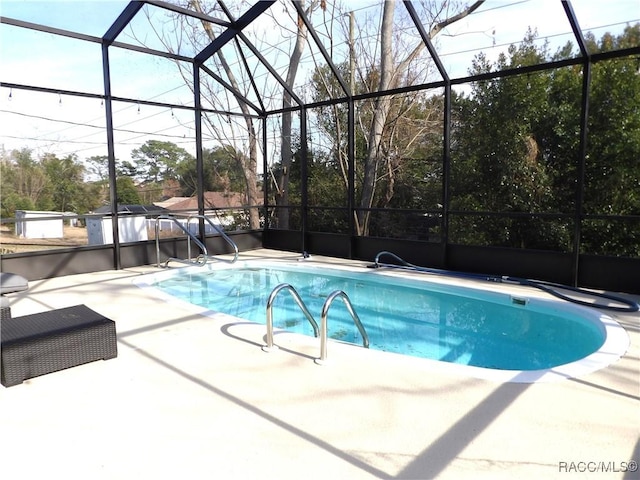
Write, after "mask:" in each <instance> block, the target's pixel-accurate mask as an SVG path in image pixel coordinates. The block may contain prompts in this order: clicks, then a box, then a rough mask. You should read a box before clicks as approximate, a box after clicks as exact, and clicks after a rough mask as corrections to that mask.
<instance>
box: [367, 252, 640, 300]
mask: <svg viewBox="0 0 640 480" xmlns="http://www.w3.org/2000/svg"><path fill="white" fill-rule="evenodd" d="M383 255H388V256H391V257H392V258H393V259H395V260H396V261H398V262H399V263H400V265H396V264H391V263H380V257H382V256H383ZM371 266H372V267H373V268H379V267H389V268H405V269H410V270H413V271H416V272H424V273H433V274H436V275H445V276H449V277H458V278H468V279H473V280H485V281H489V282H498V283H511V284H516V285H523V286H528V287H533V288H537V289H539V290H542V291H543V292H546V293H548V294H549V295H553V296H554V297H557V298H560V299H562V300H565V301H567V302H571V303H576V304H578V305H583V306H586V307H595V308H602V309H605V310H612V311H614V312H637V311H639V310H640V305H638V303H636V302H634V301H633V300H629V299H627V298H623V297H620V296H618V295H611V294H608V293H601V292H593V291H591V290H585V289H584V288H579V287H571V286H569V285H561V284H558V283H551V282H544V281H541V280H529V279H526V278H518V277H510V276H507V275H504V276H498V275H485V274H478V273H464V272H453V271H450V270H441V269H438V268H427V267H419V266H417V265H414V264H412V263H409V262H406V261H404V260H403V259H402V258H400V257H399V256H398V255H396V254H394V253H391V252H387V251H382V252H378V254H377V255H376V258H375V260H374V264H373V265H371ZM558 290H566V291H570V292H576V293H579V294H580V295H586V296H590V297H595V298H602V299H605V300H610V301H612V302H616V303H621V304H623V305H626V306H624V307H617V306H615V305H605V304H601V303H593V302H586V301H583V300H579V299H577V298H573V297H570V296H568V295H564V294H563V293H560V292H559V291H558Z"/></svg>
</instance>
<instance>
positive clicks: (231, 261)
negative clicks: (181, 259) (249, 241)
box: [187, 215, 238, 263]
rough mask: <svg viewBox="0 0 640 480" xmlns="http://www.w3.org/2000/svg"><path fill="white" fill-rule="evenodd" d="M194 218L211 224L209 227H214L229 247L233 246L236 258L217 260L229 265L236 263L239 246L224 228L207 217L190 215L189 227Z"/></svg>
mask: <svg viewBox="0 0 640 480" xmlns="http://www.w3.org/2000/svg"><path fill="white" fill-rule="evenodd" d="M193 218H202V219H204V220H205V221H206V222H207V223H209V225H211V227H213V229H214V230H215V231H216V232H218V233H219V234H220V236H221V237H222V238H223V239H224V241H225V242H227V243H228V244H229V245H231V247H232V248H233V250H234V256H233V259H232V260H226V259H224V258H217V257H216V259H217V260H220V261H222V262H227V263H235V261H236V260H238V246H237V245H236V242H234V241H233V240H231V237H229V236H228V235H227V234H226V233H225V232H224V230H223V229H222V228H220V227H218V226H217V225H216V224H215V223H213V222H212V221H211V219H210V218H209V217H207V216H205V215H189V218H188V219H187V227H188V226H189V225H190V224H191V220H192V219H193ZM189 246H191V243H189Z"/></svg>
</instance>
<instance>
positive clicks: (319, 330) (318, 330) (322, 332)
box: [262, 283, 369, 365]
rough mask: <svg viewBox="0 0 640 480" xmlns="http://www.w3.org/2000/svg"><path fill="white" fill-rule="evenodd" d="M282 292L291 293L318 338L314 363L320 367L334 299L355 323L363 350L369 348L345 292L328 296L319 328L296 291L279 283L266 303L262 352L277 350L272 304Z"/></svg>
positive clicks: (334, 292) (285, 284)
mask: <svg viewBox="0 0 640 480" xmlns="http://www.w3.org/2000/svg"><path fill="white" fill-rule="evenodd" d="M283 290H286V291H288V292H289V293H291V295H292V296H293V299H294V300H295V302H296V304H297V305H298V307H300V310H302V313H304V316H305V317H307V320H309V323H310V324H311V326H312V327H313V333H314V336H315V337H316V338H317V337H318V336H320V358H317V359H316V363H318V364H320V365H322V364H323V363H325V362H326V360H327V341H328V339H327V333H328V326H327V317H328V315H329V308H330V307H331V305H332V304H333V301H334V300H335V299H336V298H340V299H341V300H342V301H343V302H344V304H345V306H346V307H347V311H348V312H349V314H350V315H351V318H352V319H353V322H354V323H355V325H356V327H357V328H358V331H359V332H360V335H361V336H362V346H363V347H365V348H369V336H368V335H367V332H366V330H365V329H364V326H363V325H362V322H361V321H360V317H358V314H357V313H356V311H355V310H354V308H353V305H352V304H351V301H350V300H349V297H348V295H347V294H346V293H345V292H343V291H342V290H335V291H333V292H331V293H330V294H329V296H328V297H327V299H326V300H325V302H324V305H323V306H322V314H321V318H320V327H318V323H317V322H316V321H315V319H314V318H313V315H311V312H310V311H309V309H308V308H307V306H306V305H305V303H304V301H303V300H302V298H300V295H299V294H298V292H297V291H296V289H295V288H294V287H293V286H292V285H290V284H288V283H281V284H280V285H278V286H277V287H276V288H274V289H273V290H272V291H271V294H270V295H269V300H268V301H267V344H266V345H265V346H264V347H263V348H262V349H263V350H264V351H266V352H269V351H272V350H275V349H277V348H278V347H277V346H275V345H274V343H273V302H274V301H275V299H276V297H277V296H278V294H279V293H280V292H281V291H283Z"/></svg>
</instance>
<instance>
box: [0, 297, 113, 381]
mask: <svg viewBox="0 0 640 480" xmlns="http://www.w3.org/2000/svg"><path fill="white" fill-rule="evenodd" d="M0 339H1V342H0V343H1V348H2V364H1V367H0V368H1V370H2V384H3V385H4V386H5V387H10V386H13V385H18V384H20V383H22V382H23V381H24V380H26V379H28V378H32V377H37V376H39V375H44V374H46V373H51V372H56V371H58V370H63V369H65V368H70V367H75V366H76V365H81V364H83V363H88V362H93V361H94V360H107V359H109V358H115V357H116V356H117V355H118V350H117V345H116V326H115V322H114V321H113V320H109V319H108V318H105V317H103V316H102V315H100V314H99V313H96V312H94V311H93V310H91V309H90V308H88V307H87V306H86V305H77V306H74V307H68V308H61V309H58V310H52V311H50V312H44V313H36V314H33V315H25V316H22V317H14V318H8V319H3V320H2V324H1V325H0Z"/></svg>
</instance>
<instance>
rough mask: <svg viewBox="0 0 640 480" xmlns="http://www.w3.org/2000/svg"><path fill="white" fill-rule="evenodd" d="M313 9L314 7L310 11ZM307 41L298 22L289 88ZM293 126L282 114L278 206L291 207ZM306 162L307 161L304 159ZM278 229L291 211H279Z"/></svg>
mask: <svg viewBox="0 0 640 480" xmlns="http://www.w3.org/2000/svg"><path fill="white" fill-rule="evenodd" d="M300 4H301V6H302V8H304V0H302V1H301V2H300ZM311 8H313V5H312V6H311V7H310V9H311ZM306 40H307V29H306V27H305V24H304V22H302V21H298V31H297V35H296V44H295V47H294V49H293V52H292V54H291V59H290V61H289V70H288V71H287V78H286V80H285V82H286V84H287V86H289V88H293V84H294V82H295V80H296V75H297V74H298V66H299V65H300V59H301V58H302V52H303V51H304V45H305V42H306ZM283 93H284V95H283V100H282V106H283V108H285V109H286V108H289V107H291V95H289V93H288V92H287V91H286V90H284V92H283ZM291 124H292V115H291V112H284V113H283V114H282V131H281V142H280V163H281V172H280V179H279V181H278V191H277V192H276V204H277V205H283V206H285V207H286V206H287V205H289V174H290V173H291V162H292V160H293V150H292V147H291V131H292V128H291ZM300 141H301V142H304V141H306V139H305V138H301V139H300ZM302 160H303V161H306V159H302ZM277 215H278V228H282V229H288V228H289V209H288V208H282V209H278V213H277Z"/></svg>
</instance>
